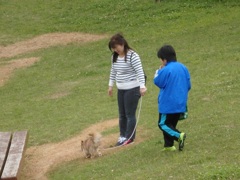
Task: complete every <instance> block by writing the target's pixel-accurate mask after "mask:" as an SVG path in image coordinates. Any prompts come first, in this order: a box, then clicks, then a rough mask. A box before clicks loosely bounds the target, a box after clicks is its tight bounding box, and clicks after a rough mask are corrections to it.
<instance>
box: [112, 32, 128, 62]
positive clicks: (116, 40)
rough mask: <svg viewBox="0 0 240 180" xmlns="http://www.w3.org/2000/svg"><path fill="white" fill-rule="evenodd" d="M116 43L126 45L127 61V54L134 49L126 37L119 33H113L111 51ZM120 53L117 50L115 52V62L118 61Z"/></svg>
mask: <svg viewBox="0 0 240 180" xmlns="http://www.w3.org/2000/svg"><path fill="white" fill-rule="evenodd" d="M116 45H121V46H122V45H123V46H124V53H125V61H126V54H127V52H128V50H130V49H132V48H131V47H130V46H129V45H128V43H127V41H126V39H125V38H124V37H123V36H122V35H121V34H120V33H117V34H115V35H113V36H112V37H111V39H110V41H109V43H108V48H109V49H110V51H112V48H115V47H116ZM118 55H119V54H118V53H116V52H115V51H114V52H113V62H116V61H117V58H118Z"/></svg>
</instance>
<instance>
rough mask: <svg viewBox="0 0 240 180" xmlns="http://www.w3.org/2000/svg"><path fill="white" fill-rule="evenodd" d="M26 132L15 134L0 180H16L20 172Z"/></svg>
mask: <svg viewBox="0 0 240 180" xmlns="http://www.w3.org/2000/svg"><path fill="white" fill-rule="evenodd" d="M27 136H28V134H27V131H19V132H15V133H14V134H13V136H12V142H11V146H10V149H9V153H8V157H7V160H6V163H5V166H4V169H3V173H2V177H1V180H17V179H18V176H19V172H20V170H19V169H20V167H21V162H22V159H23V154H24V151H25V148H26V144H27Z"/></svg>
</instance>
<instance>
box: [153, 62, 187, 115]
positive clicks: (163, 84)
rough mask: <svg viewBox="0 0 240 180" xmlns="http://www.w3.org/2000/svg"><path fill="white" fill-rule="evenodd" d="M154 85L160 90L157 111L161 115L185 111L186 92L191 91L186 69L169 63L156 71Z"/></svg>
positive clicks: (178, 64)
mask: <svg viewBox="0 0 240 180" xmlns="http://www.w3.org/2000/svg"><path fill="white" fill-rule="evenodd" d="M153 81H154V84H155V85H156V86H158V87H159V88H160V92H159V95H158V111H159V113H162V114H174V113H182V112H185V111H186V105H187V99H188V91H189V90H190V89H191V81H190V74H189V71H188V69H187V68H186V67H185V66H184V65H183V64H182V63H179V62H177V61H170V62H168V63H167V64H166V66H165V67H163V68H162V69H159V70H157V71H156V74H155V77H154V80H153Z"/></svg>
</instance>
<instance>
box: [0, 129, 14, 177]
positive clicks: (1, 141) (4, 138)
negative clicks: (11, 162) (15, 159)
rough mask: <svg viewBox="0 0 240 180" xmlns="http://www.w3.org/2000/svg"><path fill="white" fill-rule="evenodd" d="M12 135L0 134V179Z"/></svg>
mask: <svg viewBox="0 0 240 180" xmlns="http://www.w3.org/2000/svg"><path fill="white" fill-rule="evenodd" d="M11 137H12V133H11V132H0V177H1V175H2V172H3V167H4V164H5V161H6V159H7V153H8V150H9V147H10V142H11Z"/></svg>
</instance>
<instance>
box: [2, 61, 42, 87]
mask: <svg viewBox="0 0 240 180" xmlns="http://www.w3.org/2000/svg"><path fill="white" fill-rule="evenodd" d="M39 60H40V58H36V57H32V58H24V59H18V60H14V61H10V62H8V63H6V64H5V65H3V66H0V87H2V86H3V85H4V84H5V82H6V81H7V80H8V79H9V78H10V76H11V75H12V73H13V71H14V70H16V69H19V68H24V67H29V66H31V65H33V64H34V63H35V62H37V61H39Z"/></svg>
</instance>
